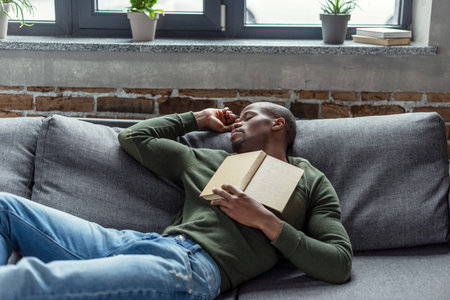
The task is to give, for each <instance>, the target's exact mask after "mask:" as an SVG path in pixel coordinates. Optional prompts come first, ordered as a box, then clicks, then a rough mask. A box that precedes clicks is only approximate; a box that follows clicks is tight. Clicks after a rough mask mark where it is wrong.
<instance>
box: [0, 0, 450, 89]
mask: <svg viewBox="0 0 450 300" xmlns="http://www.w3.org/2000/svg"><path fill="white" fill-rule="evenodd" d="M414 2H415V4H414V14H413V22H414V26H413V29H414V36H415V38H416V40H417V42H419V43H422V44H427V43H428V42H429V44H431V45H436V46H438V47H439V48H438V55H437V56H391V57H389V56H354V55H292V54H272V55H266V54H254V55H252V54H224V53H221V54H215V53H210V54H193V53H191V54H189V53H184V54H177V53H167V54H164V53H113V52H56V51H55V52H52V51H17V50H16V51H12V50H4V51H0V66H1V70H0V85H25V86H36V85H37V86H47V85H48V86H80V87H141V88H150V87H151V88H245V89H277V88H282V89H309V90H351V91H390V92H395V91H424V92H426V91H434V92H449V91H450V21H449V13H450V1H449V0H415V1H414Z"/></svg>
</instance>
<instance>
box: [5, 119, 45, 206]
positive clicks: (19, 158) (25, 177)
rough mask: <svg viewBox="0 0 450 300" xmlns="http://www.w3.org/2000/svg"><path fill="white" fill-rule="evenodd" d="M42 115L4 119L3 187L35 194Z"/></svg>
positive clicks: (9, 190) (28, 195) (24, 193)
mask: <svg viewBox="0 0 450 300" xmlns="http://www.w3.org/2000/svg"><path fill="white" fill-rule="evenodd" d="M41 124H42V118H26V119H25V118H5V119H0V191H2V192H8V193H12V194H16V195H19V196H22V197H25V198H28V199H30V198H31V189H32V188H33V172H34V155H35V152H36V142H37V138H38V133H39V130H40V128H41Z"/></svg>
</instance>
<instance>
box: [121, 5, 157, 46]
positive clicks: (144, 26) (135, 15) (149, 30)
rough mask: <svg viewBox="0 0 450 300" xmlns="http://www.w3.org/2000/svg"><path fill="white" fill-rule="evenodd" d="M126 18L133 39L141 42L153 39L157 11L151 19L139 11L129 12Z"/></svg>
mask: <svg viewBox="0 0 450 300" xmlns="http://www.w3.org/2000/svg"><path fill="white" fill-rule="evenodd" d="M128 19H130V25H131V33H132V35H133V41H135V42H142V41H153V40H154V39H155V32H156V24H157V22H158V19H159V14H158V13H155V17H154V18H153V19H152V18H149V17H148V16H147V15H146V14H144V13H141V12H129V13H128Z"/></svg>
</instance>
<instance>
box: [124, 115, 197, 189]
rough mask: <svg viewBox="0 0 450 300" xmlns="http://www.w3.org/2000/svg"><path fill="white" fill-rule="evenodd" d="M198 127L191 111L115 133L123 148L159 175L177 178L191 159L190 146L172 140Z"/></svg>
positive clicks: (176, 179) (149, 121) (145, 122)
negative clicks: (117, 134)
mask: <svg viewBox="0 0 450 300" xmlns="http://www.w3.org/2000/svg"><path fill="white" fill-rule="evenodd" d="M197 128H198V125H197V121H196V119H195V116H194V114H193V113H192V112H189V113H183V114H173V115H167V116H164V117H159V118H153V119H148V120H145V121H142V122H139V123H137V124H135V125H133V126H131V127H129V128H127V129H124V130H123V131H121V132H120V133H119V137H118V138H119V143H120V145H121V147H122V149H123V150H125V151H126V152H127V153H128V154H130V155H131V156H132V157H134V158H135V159H136V160H137V161H138V162H140V163H141V164H142V165H144V166H145V167H147V168H148V169H150V170H151V171H153V172H155V173H156V174H158V175H160V176H164V177H166V178H168V179H171V180H174V181H178V179H179V178H180V175H181V173H182V172H183V167H189V165H191V164H192V163H193V160H194V158H195V156H194V154H193V151H192V149H191V148H189V147H187V146H185V145H183V144H181V143H179V142H177V141H175V139H176V138H177V137H179V136H182V135H184V134H185V133H187V132H190V131H193V130H196V129H197Z"/></svg>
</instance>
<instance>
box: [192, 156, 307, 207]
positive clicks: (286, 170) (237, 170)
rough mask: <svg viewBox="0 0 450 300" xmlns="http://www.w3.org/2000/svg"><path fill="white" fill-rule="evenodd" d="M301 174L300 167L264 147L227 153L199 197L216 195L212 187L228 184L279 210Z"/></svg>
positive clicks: (218, 197)
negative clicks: (274, 154) (233, 153)
mask: <svg viewBox="0 0 450 300" xmlns="http://www.w3.org/2000/svg"><path fill="white" fill-rule="evenodd" d="M302 175H303V170H302V169H300V168H299V167H296V166H293V165H291V164H288V163H286V162H284V161H281V160H279V159H276V158H274V157H272V156H269V155H267V154H266V153H264V151H253V152H247V153H242V154H236V155H231V156H228V157H227V158H225V160H224V161H223V163H222V164H221V165H220V167H219V168H218V169H217V171H216V173H215V174H214V175H213V177H212V178H211V179H210V181H209V182H208V184H207V185H206V187H205V188H204V189H203V191H202V192H201V194H200V197H202V198H204V199H206V200H215V199H220V198H221V197H220V196H218V195H216V194H214V193H213V192H212V190H213V189H214V188H221V186H222V185H223V184H231V185H235V186H237V187H239V188H240V189H241V190H242V191H244V192H245V193H246V194H247V195H249V196H250V197H252V198H253V199H255V200H256V201H258V202H260V203H262V204H264V205H266V206H268V207H270V208H273V209H275V210H277V211H279V212H283V210H284V208H285V207H286V204H287V202H288V201H289V198H290V197H291V195H292V193H293V191H294V190H295V187H296V186H297V184H298V182H299V180H300V178H301V177H302Z"/></svg>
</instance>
